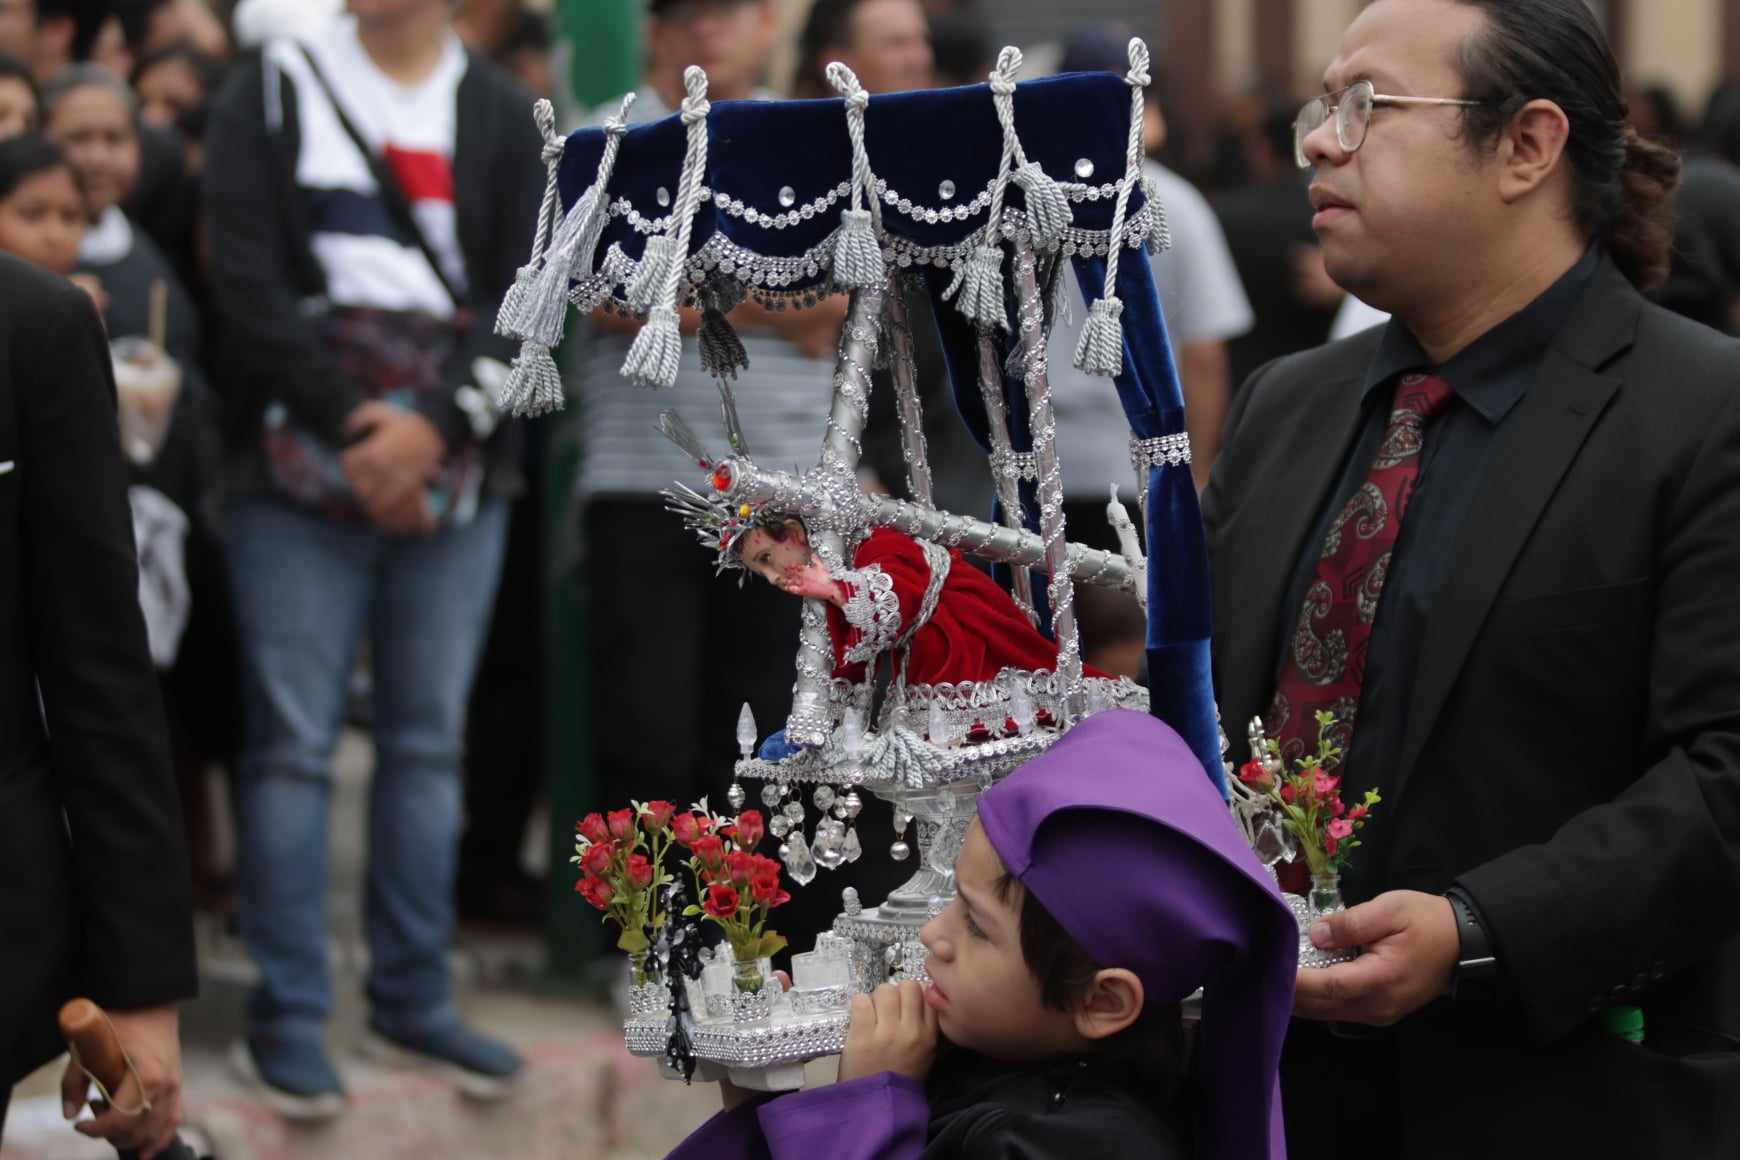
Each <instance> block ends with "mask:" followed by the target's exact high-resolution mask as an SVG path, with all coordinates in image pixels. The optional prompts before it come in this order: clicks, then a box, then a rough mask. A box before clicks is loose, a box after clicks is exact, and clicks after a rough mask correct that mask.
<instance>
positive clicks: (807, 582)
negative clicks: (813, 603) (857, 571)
mask: <svg viewBox="0 0 1740 1160" xmlns="http://www.w3.org/2000/svg"><path fill="white" fill-rule="evenodd" d="M779 586H780V587H781V588H783V589H784V590H785V591H787V592H789V593H791V594H792V595H793V596H803V597H807V598H808V599H810V600H825V601H827V602H828V603H830V604H833V605H836V606H838V605H843V604H845V603H846V600H845V597H844V596H842V595H841V594H840V582H839V581H838V580H835V579H834V576H833V573H831V572H829V571H828V566H827V565H826V564H824V563H822V562H821V561H820V560H818V559H816V558H814V557H811V558H810V561H809V563H807V564H805V565H804V566H803V567H801V568H795V567H794V568H787V569H786V571H785V576H784V577H783V578H782V579H781V580H780V584H779Z"/></svg>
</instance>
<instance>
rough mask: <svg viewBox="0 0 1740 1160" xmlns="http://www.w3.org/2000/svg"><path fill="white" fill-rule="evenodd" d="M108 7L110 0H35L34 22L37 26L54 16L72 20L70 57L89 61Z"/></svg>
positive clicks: (101, 29) (106, 15)
mask: <svg viewBox="0 0 1740 1160" xmlns="http://www.w3.org/2000/svg"><path fill="white" fill-rule="evenodd" d="M110 9H111V5H110V2H109V0H36V23H37V25H38V26H39V27H40V26H41V25H43V24H45V23H47V22H48V21H50V20H53V19H55V18H57V17H59V18H65V19H67V20H70V21H72V25H73V38H72V58H73V60H75V61H79V60H89V59H90V57H91V49H92V48H94V47H96V43H97V37H98V36H99V35H100V34H101V33H102V31H103V22H104V21H105V20H107V19H108V18H109V16H110V14H111V11H110Z"/></svg>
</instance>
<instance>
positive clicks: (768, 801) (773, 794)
mask: <svg viewBox="0 0 1740 1160" xmlns="http://www.w3.org/2000/svg"><path fill="white" fill-rule="evenodd" d="M784 797H785V787H784V786H783V785H780V784H779V783H778V782H777V781H770V782H768V783H767V784H766V785H764V786H762V787H761V804H762V805H764V806H767V807H768V808H769V809H771V808H773V807H774V806H777V805H779V803H780V800H781V799H782V798H784Z"/></svg>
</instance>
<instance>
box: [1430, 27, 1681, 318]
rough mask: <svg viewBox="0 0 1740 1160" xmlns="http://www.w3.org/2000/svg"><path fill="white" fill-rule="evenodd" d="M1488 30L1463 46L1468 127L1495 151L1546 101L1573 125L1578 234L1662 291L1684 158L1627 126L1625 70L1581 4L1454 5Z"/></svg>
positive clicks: (1568, 148) (1643, 283)
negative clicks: (1472, 12) (1519, 117)
mask: <svg viewBox="0 0 1740 1160" xmlns="http://www.w3.org/2000/svg"><path fill="white" fill-rule="evenodd" d="M1457 2H1458V3H1460V4H1464V5H1467V6H1469V7H1471V8H1478V9H1479V10H1480V11H1481V13H1482V14H1483V15H1484V16H1485V17H1486V25H1485V27H1484V28H1483V29H1481V30H1480V31H1479V32H1476V33H1475V34H1474V35H1472V36H1470V37H1469V38H1468V40H1467V41H1466V42H1464V43H1463V45H1462V47H1461V50H1460V52H1459V53H1458V58H1457V65H1458V68H1459V70H1460V72H1461V74H1462V83H1463V90H1464V92H1463V95H1464V96H1465V97H1466V98H1467V99H1468V100H1471V101H1478V102H1480V103H1479V104H1478V105H1476V106H1474V107H1471V108H1465V109H1463V111H1462V113H1463V128H1464V130H1465V131H1466V133H1467V135H1468V137H1469V138H1470V139H1471V140H1472V141H1473V142H1474V143H1475V144H1476V145H1478V146H1481V147H1485V146H1488V145H1491V144H1492V143H1493V142H1495V141H1496V140H1497V139H1498V136H1499V134H1500V133H1501V132H1502V131H1503V129H1504V127H1505V126H1506V125H1507V124H1509V123H1510V120H1511V118H1512V117H1514V116H1515V115H1516V113H1517V112H1518V111H1519V110H1520V109H1521V108H1522V107H1523V106H1524V105H1526V104H1528V103H1529V102H1530V101H1536V100H1547V101H1552V102H1553V103H1554V104H1556V105H1558V106H1559V108H1560V109H1562V110H1564V113H1565V117H1566V119H1567V120H1568V121H1569V122H1570V125H1571V131H1570V138H1569V140H1568V141H1567V142H1566V143H1565V157H1566V158H1567V160H1568V161H1569V162H1570V166H1571V173H1572V178H1573V182H1574V187H1575V188H1574V192H1573V194H1572V199H1571V213H1572V216H1573V218H1574V219H1575V221H1576V224H1577V228H1578V229H1579V230H1580V231H1582V233H1583V235H1584V236H1585V237H1587V238H1588V239H1590V240H1592V241H1599V242H1601V243H1602V244H1603V245H1604V246H1605V247H1606V248H1607V252H1608V253H1609V254H1611V255H1612V256H1613V260H1614V262H1615V263H1616V264H1617V265H1618V266H1619V268H1620V269H1621V270H1622V271H1624V273H1625V276H1626V277H1627V278H1630V279H1631V281H1632V282H1633V283H1634V284H1636V285H1637V286H1638V287H1640V288H1642V289H1649V288H1651V287H1653V286H1658V285H1660V284H1661V283H1662V282H1663V281H1664V280H1665V279H1666V278H1667V274H1668V267H1669V265H1670V262H1671V259H1672V256H1673V191H1674V186H1675V185H1676V184H1677V183H1678V181H1679V171H1680V162H1679V158H1678V157H1677V156H1675V155H1674V154H1673V152H1671V151H1670V150H1668V149H1664V148H1663V147H1662V146H1660V145H1657V144H1655V143H1654V142H1652V141H1647V140H1645V139H1644V138H1642V137H1641V136H1639V135H1638V133H1637V131H1636V130H1635V129H1633V128H1632V127H1631V125H1630V124H1629V122H1628V119H1627V109H1626V105H1625V98H1624V96H1623V94H1622V91H1621V89H1620V80H1619V64H1618V62H1617V61H1616V60H1615V59H1614V56H1613V50H1612V48H1611V47H1610V46H1609V45H1608V43H1607V37H1606V36H1605V35H1604V34H1603V33H1602V31H1601V26H1600V25H1599V24H1597V23H1596V21H1595V17H1594V15H1593V14H1592V13H1591V12H1590V11H1589V7H1588V5H1586V4H1585V3H1583V0H1457Z"/></svg>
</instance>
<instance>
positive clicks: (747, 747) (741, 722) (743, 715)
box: [737, 701, 755, 757]
mask: <svg viewBox="0 0 1740 1160" xmlns="http://www.w3.org/2000/svg"><path fill="white" fill-rule="evenodd" d="M737 752H738V753H740V754H741V755H743V756H744V757H748V756H749V755H750V754H751V753H754V752H755V714H754V713H753V712H751V711H750V708H749V702H748V701H745V702H743V708H742V709H740V710H738V713H737Z"/></svg>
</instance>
